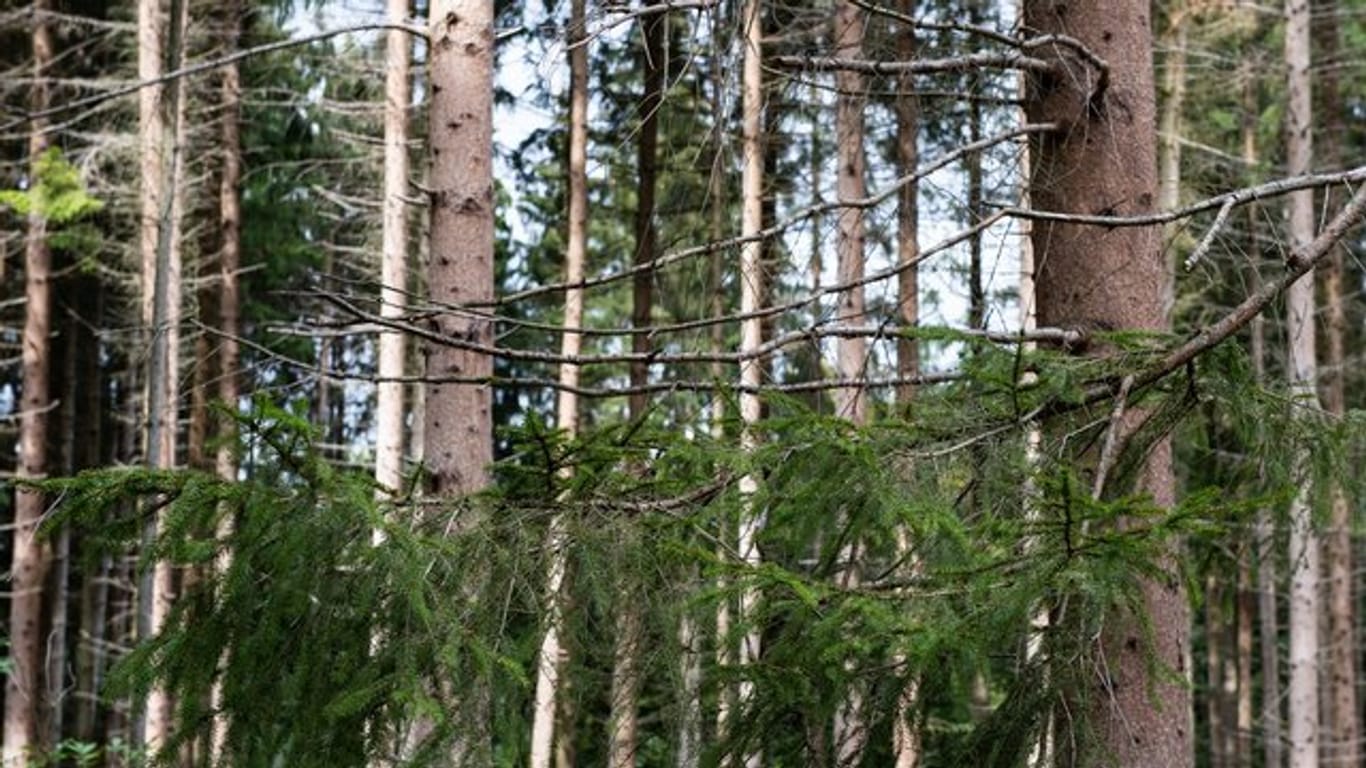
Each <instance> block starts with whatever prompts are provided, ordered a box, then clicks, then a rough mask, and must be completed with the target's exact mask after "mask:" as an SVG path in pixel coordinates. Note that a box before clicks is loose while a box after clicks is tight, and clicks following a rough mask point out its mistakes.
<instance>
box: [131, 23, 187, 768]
mask: <svg viewBox="0 0 1366 768" xmlns="http://www.w3.org/2000/svg"><path fill="white" fill-rule="evenodd" d="M158 11H159V9H158ZM187 15H188V14H187V10H186V8H185V3H184V2H183V0H171V2H170V13H169V17H168V18H167V19H166V20H165V24H164V27H163V26H162V24H161V23H160V17H161V14H160V13H159V12H157V13H156V14H155V16H154V18H156V19H157V21H156V22H154V23H153V30H152V31H151V32H150V33H149V34H148V37H152V36H156V35H158V34H160V32H161V31H162V30H164V32H165V35H166V43H167V45H166V47H165V48H164V49H160V48H158V50H157V51H156V52H157V53H158V54H159V55H160V56H161V57H162V59H161V60H160V61H158V62H157V66H158V67H159V68H160V71H170V70H174V69H177V68H179V66H180V64H181V59H182V56H183V52H184V39H185V31H186V22H187ZM143 31H144V30H143V29H142V26H141V18H140V19H139V48H140V49H139V58H141V56H142V50H141V45H142V43H143V41H144V37H143V36H142V32H143ZM139 63H140V64H141V61H140V62H139ZM157 90H158V91H159V92H160V93H159V95H158V100H157V102H156V104H155V106H156V110H157V112H158V113H159V114H158V118H157V120H156V121H154V122H153V123H152V124H151V125H150V126H140V129H142V130H149V129H151V128H155V129H159V130H160V132H161V135H160V138H159V140H157V141H156V150H157V151H158V152H159V153H160V160H159V162H158V164H157V165H158V168H157V170H158V171H159V172H160V176H159V177H156V178H144V179H143V183H144V185H145V187H144V200H145V199H146V198H147V197H154V198H155V200H156V217H155V219H154V221H153V227H154V229H155V243H154V244H155V253H154V254H153V273H152V274H151V275H150V276H145V277H144V282H143V288H144V290H146V289H147V288H148V287H150V288H151V293H152V296H151V299H152V301H151V307H150V309H151V317H150V323H149V325H150V328H151V332H152V343H151V358H150V361H149V365H148V376H147V412H148V429H147V452H146V453H147V464H148V466H149V467H152V468H156V469H169V468H171V467H174V466H175V463H176V445H177V439H176V422H177V418H176V417H177V406H178V403H179V397H180V383H179V347H180V296H181V280H180V247H179V243H178V240H179V234H180V226H179V219H180V214H181V208H182V205H183V196H182V195H181V194H180V193H179V190H178V185H179V181H180V168H179V165H180V147H181V143H182V141H183V137H184V135H185V115H184V103H183V99H182V98H181V91H182V81H181V80H179V79H177V80H173V81H171V82H170V83H168V84H166V85H164V86H162V87H161V88H159V89H157ZM153 187H155V189H152V188H153ZM146 244H147V243H146V241H144V242H143V245H144V246H146ZM146 264H147V258H146V256H145V255H144V258H143V265H144V267H145V266H146ZM146 308H147V306H146V305H145V304H144V309H146ZM160 525H161V520H160V515H159V514H152V515H149V516H148V518H147V522H146V523H145V524H144V530H143V542H144V546H145V545H147V544H149V543H150V542H151V541H153V540H154V539H155V538H156V536H157V534H158V532H159V530H160ZM174 590H175V572H174V570H173V568H172V566H171V564H170V563H168V562H165V561H161V560H159V561H157V562H156V563H155V564H153V566H152V567H151V568H150V569H146V570H145V571H144V573H143V576H142V579H141V583H140V585H139V590H138V591H139V608H138V614H139V615H138V636H139V637H140V638H143V639H146V638H150V637H154V636H155V635H156V634H157V633H159V632H160V631H161V628H162V627H163V626H164V625H165V623H166V619H167V618H168V617H169V616H170V613H171V604H172V602H173V601H174V599H175V596H174ZM173 709H174V706H173V703H172V701H171V698H170V695H169V694H168V692H167V691H166V690H165V689H164V688H162V687H160V686H156V687H153V688H152V690H151V691H150V692H149V693H148V694H147V699H146V704H145V708H144V711H143V713H142V716H143V729H142V733H141V736H140V737H141V744H142V745H143V746H145V747H146V748H147V750H148V752H149V753H156V752H157V751H158V750H159V749H160V748H161V746H162V745H164V744H165V743H166V742H167V741H168V739H169V737H170V734H171V729H172V727H173V722H174V711H173Z"/></svg>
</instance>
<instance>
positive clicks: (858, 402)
mask: <svg viewBox="0 0 1366 768" xmlns="http://www.w3.org/2000/svg"><path fill="white" fill-rule="evenodd" d="M865 23H866V18H865V15H864V13H863V11H862V10H861V9H860V8H859V7H858V6H857V5H856V4H854V3H852V2H848V1H847V0H841V2H839V3H838V4H837V5H836V6H835V18H834V26H833V31H832V38H833V48H834V51H835V56H836V57H838V58H841V59H849V60H858V59H862V58H863V37H864V36H863V27H864V24H865ZM835 88H836V89H837V90H838V92H839V95H838V96H837V97H836V104H835V154H836V157H837V162H838V167H837V170H836V173H835V185H836V190H837V191H836V196H837V198H838V201H839V203H840V204H841V205H842V206H846V207H842V208H840V209H839V211H838V213H837V219H836V222H837V224H836V225H837V227H838V230H839V237H838V242H837V245H836V249H837V251H838V258H839V264H838V268H837V274H838V280H839V283H840V284H841V285H849V286H850V287H849V288H848V289H846V290H844V291H842V292H841V293H840V294H839V297H838V306H837V309H836V314H837V316H838V318H839V322H840V323H841V324H842V325H845V326H848V327H851V328H857V327H859V326H861V325H862V324H863V323H864V320H865V313H864V306H865V301H864V286H863V284H862V282H861V281H862V279H863V264H864V252H863V248H864V242H863V238H864V226H863V209H862V208H861V207H858V206H857V205H854V203H855V202H856V201H858V200H862V199H863V198H864V197H865V196H866V195H867V186H866V184H867V182H866V181H865V179H864V176H865V174H866V172H867V171H866V160H865V158H864V151H863V128H864V125H863V107H864V95H863V92H864V83H863V75H861V74H859V73H857V72H854V71H852V70H847V69H841V70H839V71H838V72H836V73H835ZM836 355H837V357H838V366H837V367H838V370H839V376H840V378H841V379H843V380H844V382H845V384H846V386H844V387H841V388H840V389H838V390H836V392H835V411H836V413H838V414H839V416H840V417H842V418H845V419H848V420H849V421H850V422H852V423H853V424H855V425H858V426H862V425H863V424H864V423H865V421H866V420H867V401H866V394H865V392H864V389H863V387H862V386H861V385H858V384H855V383H853V382H857V381H858V380H859V379H861V378H863V376H864V366H866V365H867V363H868V360H867V356H868V343H867V339H865V338H864V337H862V336H841V337H840V338H839V340H838V341H837V342H836ZM859 549H860V547H859V543H858V541H856V540H855V541H851V542H850V543H849V544H848V545H847V547H846V549H845V550H844V551H842V552H841V553H840V555H839V557H840V572H839V573H838V574H837V575H836V579H837V580H838V581H839V582H840V583H841V584H842V585H843V586H844V587H845V588H854V587H856V586H857V585H858V582H859V568H860V563H859V560H860V552H859ZM864 706H865V703H864V694H863V692H862V691H860V690H859V687H858V685H857V684H855V685H854V686H853V687H851V688H850V690H849V691H848V692H847V693H846V695H845V700H844V701H843V702H842V703H841V704H840V707H839V709H837V710H836V712H835V725H834V727H835V731H834V746H835V764H836V765H837V766H839V768H849V767H850V766H854V765H857V764H859V762H860V761H862V759H863V750H864V747H865V746H866V745H867V743H868V724H867V722H866V717H867V715H866V713H865V712H864V711H863V708H864Z"/></svg>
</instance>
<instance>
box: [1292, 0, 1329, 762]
mask: <svg viewBox="0 0 1366 768" xmlns="http://www.w3.org/2000/svg"><path fill="white" fill-rule="evenodd" d="M1285 21H1286V25H1285V65H1286V76H1287V82H1286V90H1287V96H1288V104H1287V109H1286V125H1285V131H1286V134H1285V141H1286V172H1287V173H1288V174H1290V175H1292V176H1293V175H1296V174H1303V173H1308V172H1309V170H1310V169H1311V167H1312V165H1313V155H1314V146H1313V123H1312V119H1313V117H1312V114H1313V113H1312V103H1313V102H1312V92H1311V89H1310V75H1309V64H1310V30H1309V0H1286V4H1285ZM1289 235H1290V246H1291V248H1295V249H1298V248H1302V247H1304V246H1305V245H1307V244H1308V243H1309V242H1310V241H1311V240H1313V239H1314V193H1313V191H1312V190H1304V191H1301V192H1295V193H1292V194H1291V195H1290V231H1289ZM1285 310H1286V326H1285V332H1286V342H1287V349H1286V353H1287V363H1286V372H1287V375H1288V378H1289V383H1290V388H1291V391H1292V392H1293V393H1294V394H1295V395H1296V396H1297V397H1298V398H1299V400H1300V405H1301V406H1303V407H1311V408H1312V407H1315V406H1317V405H1318V397H1317V394H1316V392H1315V382H1316V380H1317V379H1318V360H1317V351H1316V349H1315V339H1316V333H1315V328H1314V311H1315V301H1314V272H1313V271H1312V270H1311V271H1310V272H1308V273H1306V274H1305V275H1304V276H1303V277H1301V278H1300V279H1299V280H1296V281H1295V282H1294V283H1293V284H1291V286H1290V288H1289V289H1287V290H1286V294H1285ZM1295 463H1296V469H1297V471H1298V472H1300V473H1303V472H1305V471H1307V464H1308V456H1307V455H1299V456H1297V457H1296V460H1295ZM1289 562H1290V689H1289V719H1290V728H1289V734H1290V742H1289V759H1290V762H1289V764H1290V768H1317V766H1318V764H1319V750H1320V749H1321V748H1322V734H1321V733H1320V731H1319V722H1320V721H1319V678H1318V675H1319V660H1318V657H1319V652H1320V650H1321V649H1320V645H1319V583H1318V582H1319V575H1320V549H1319V538H1318V535H1317V534H1316V533H1315V531H1314V521H1313V503H1312V496H1311V493H1310V490H1309V488H1308V483H1307V482H1304V483H1301V484H1300V490H1299V492H1298V493H1297V494H1296V496H1295V499H1294V501H1293V502H1291V505H1290V561H1289Z"/></svg>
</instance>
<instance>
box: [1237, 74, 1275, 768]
mask: <svg viewBox="0 0 1366 768" xmlns="http://www.w3.org/2000/svg"><path fill="white" fill-rule="evenodd" d="M1255 72H1256V65H1255V63H1253V62H1249V63H1248V65H1247V68H1246V71H1245V72H1244V76H1243V120H1242V127H1241V132H1242V159H1243V165H1244V166H1245V167H1246V168H1247V170H1248V176H1249V181H1251V177H1252V176H1253V174H1254V173H1255V171H1256V169H1257V166H1258V163H1259V162H1260V159H1259V158H1258V153H1257V117H1258V115H1259V114H1260V111H1261V109H1260V107H1261V105H1260V103H1259V101H1258V97H1257V79H1256V75H1255ZM1260 220H1261V209H1260V207H1259V206H1258V205H1257V204H1255V203H1253V204H1251V205H1248V206H1247V225H1246V226H1247V235H1246V237H1247V246H1246V248H1247V253H1248V254H1249V262H1250V263H1249V265H1248V270H1247V274H1248V288H1249V290H1250V291H1253V292H1255V291H1259V290H1261V287H1262V279H1261V263H1260V262H1261V245H1260V244H1259V243H1258V241H1257V232H1258V229H1259V228H1260V226H1259V225H1260ZM1248 331H1249V334H1250V337H1251V338H1250V339H1249V344H1248V356H1249V357H1250V358H1251V359H1252V371H1253V376H1254V378H1255V379H1256V381H1257V382H1258V383H1262V382H1265V380H1266V318H1265V317H1263V316H1262V315H1258V316H1257V317H1254V318H1253V319H1252V322H1251V323H1250V324H1249V326H1248ZM1258 471H1259V473H1263V472H1264V470H1262V469H1259V470H1258ZM1252 538H1253V540H1254V544H1255V546H1254V547H1253V548H1254V549H1255V555H1256V558H1257V574H1256V578H1257V616H1258V644H1259V649H1260V656H1261V689H1262V698H1261V711H1260V714H1259V716H1258V717H1259V720H1260V722H1261V738H1262V764H1263V765H1264V766H1266V768H1281V765H1282V764H1283V756H1284V751H1283V749H1282V743H1281V669H1280V658H1281V657H1280V628H1279V625H1278V622H1277V613H1278V610H1279V609H1278V608H1277V605H1276V604H1277V599H1276V591H1277V589H1278V587H1277V578H1276V551H1275V547H1274V544H1275V525H1274V523H1273V522H1272V520H1271V511H1270V510H1268V509H1267V508H1266V506H1265V505H1263V506H1262V508H1260V509H1258V510H1257V520H1256V524H1255V525H1254V528H1253V533H1252ZM1248 759H1249V760H1250V759H1251V756H1250V754H1249V758H1248Z"/></svg>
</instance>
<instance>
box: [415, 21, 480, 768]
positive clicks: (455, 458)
mask: <svg viewBox="0 0 1366 768" xmlns="http://www.w3.org/2000/svg"><path fill="white" fill-rule="evenodd" d="M428 18H429V27H430V36H431V37H430V45H431V47H430V48H429V50H430V56H431V59H430V62H429V65H428V79H429V82H430V84H431V98H430V101H429V105H428V111H429V118H428V120H429V129H428V141H429V142H430V147H431V170H430V176H429V183H430V185H431V188H432V191H431V194H430V197H431V233H430V239H431V246H430V247H431V255H430V264H429V267H428V272H427V288H428V291H429V293H430V297H431V300H432V301H433V302H436V303H438V304H439V305H440V306H442V307H444V308H446V309H445V311H443V312H442V313H441V314H439V315H438V316H436V318H435V319H434V330H435V331H436V332H437V333H439V334H440V335H441V336H444V337H448V338H454V339H464V340H467V341H470V342H473V343H476V344H480V345H484V346H489V345H491V344H492V342H493V324H492V323H491V322H490V321H489V320H488V319H487V318H486V317H485V316H484V315H482V314H480V313H479V312H478V311H477V310H479V309H480V308H487V307H488V306H489V304H490V302H491V300H492V299H493V279H494V263H493V259H494V253H493V242H494V190H493V44H494V34H493V2H492V0H437V2H433V3H432V4H431V6H430V8H429V9H428ZM426 356H427V367H426V376H427V378H426V382H427V396H426V397H427V399H426V421H427V423H426V427H425V431H424V434H425V435H426V440H427V445H426V447H425V449H424V455H425V457H426V461H427V468H428V471H429V473H430V475H429V486H428V492H429V493H430V494H431V495H432V496H434V497H435V498H438V499H442V498H445V499H453V498H458V497H460V496H464V495H468V494H473V493H476V492H478V491H480V490H482V489H484V488H485V487H486V486H487V485H488V483H489V474H488V471H489V470H488V467H489V464H490V463H491V462H492V461H493V438H492V435H493V421H492V416H493V413H492V408H493V401H492V397H491V393H490V389H489V386H488V379H489V377H490V376H491V375H492V373H493V361H492V358H490V357H489V356H488V355H487V354H485V353H483V352H479V351H474V350H470V349H462V348H457V347H453V346H447V345H442V344H434V343H433V344H429V345H428V347H427V351H426ZM461 514H462V515H463V519H460V520H459V521H458V524H459V525H468V524H470V523H471V522H472V521H471V520H470V519H469V516H470V515H472V514H473V512H472V510H468V509H467V510H465V511H464V512H463V513H461ZM471 577H472V578H473V575H472V576H471ZM487 697H488V692H487V691H486V690H470V691H462V692H460V699H459V702H458V706H459V707H460V711H459V712H457V713H456V717H455V720H456V721H457V722H460V723H461V724H462V728H461V732H460V736H459V738H458V739H457V741H456V743H455V745H454V750H453V752H452V759H453V761H454V762H455V764H457V765H463V764H470V765H487V764H488V762H489V749H490V745H489V743H488V738H489V736H488V722H487V708H488V701H487Z"/></svg>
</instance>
